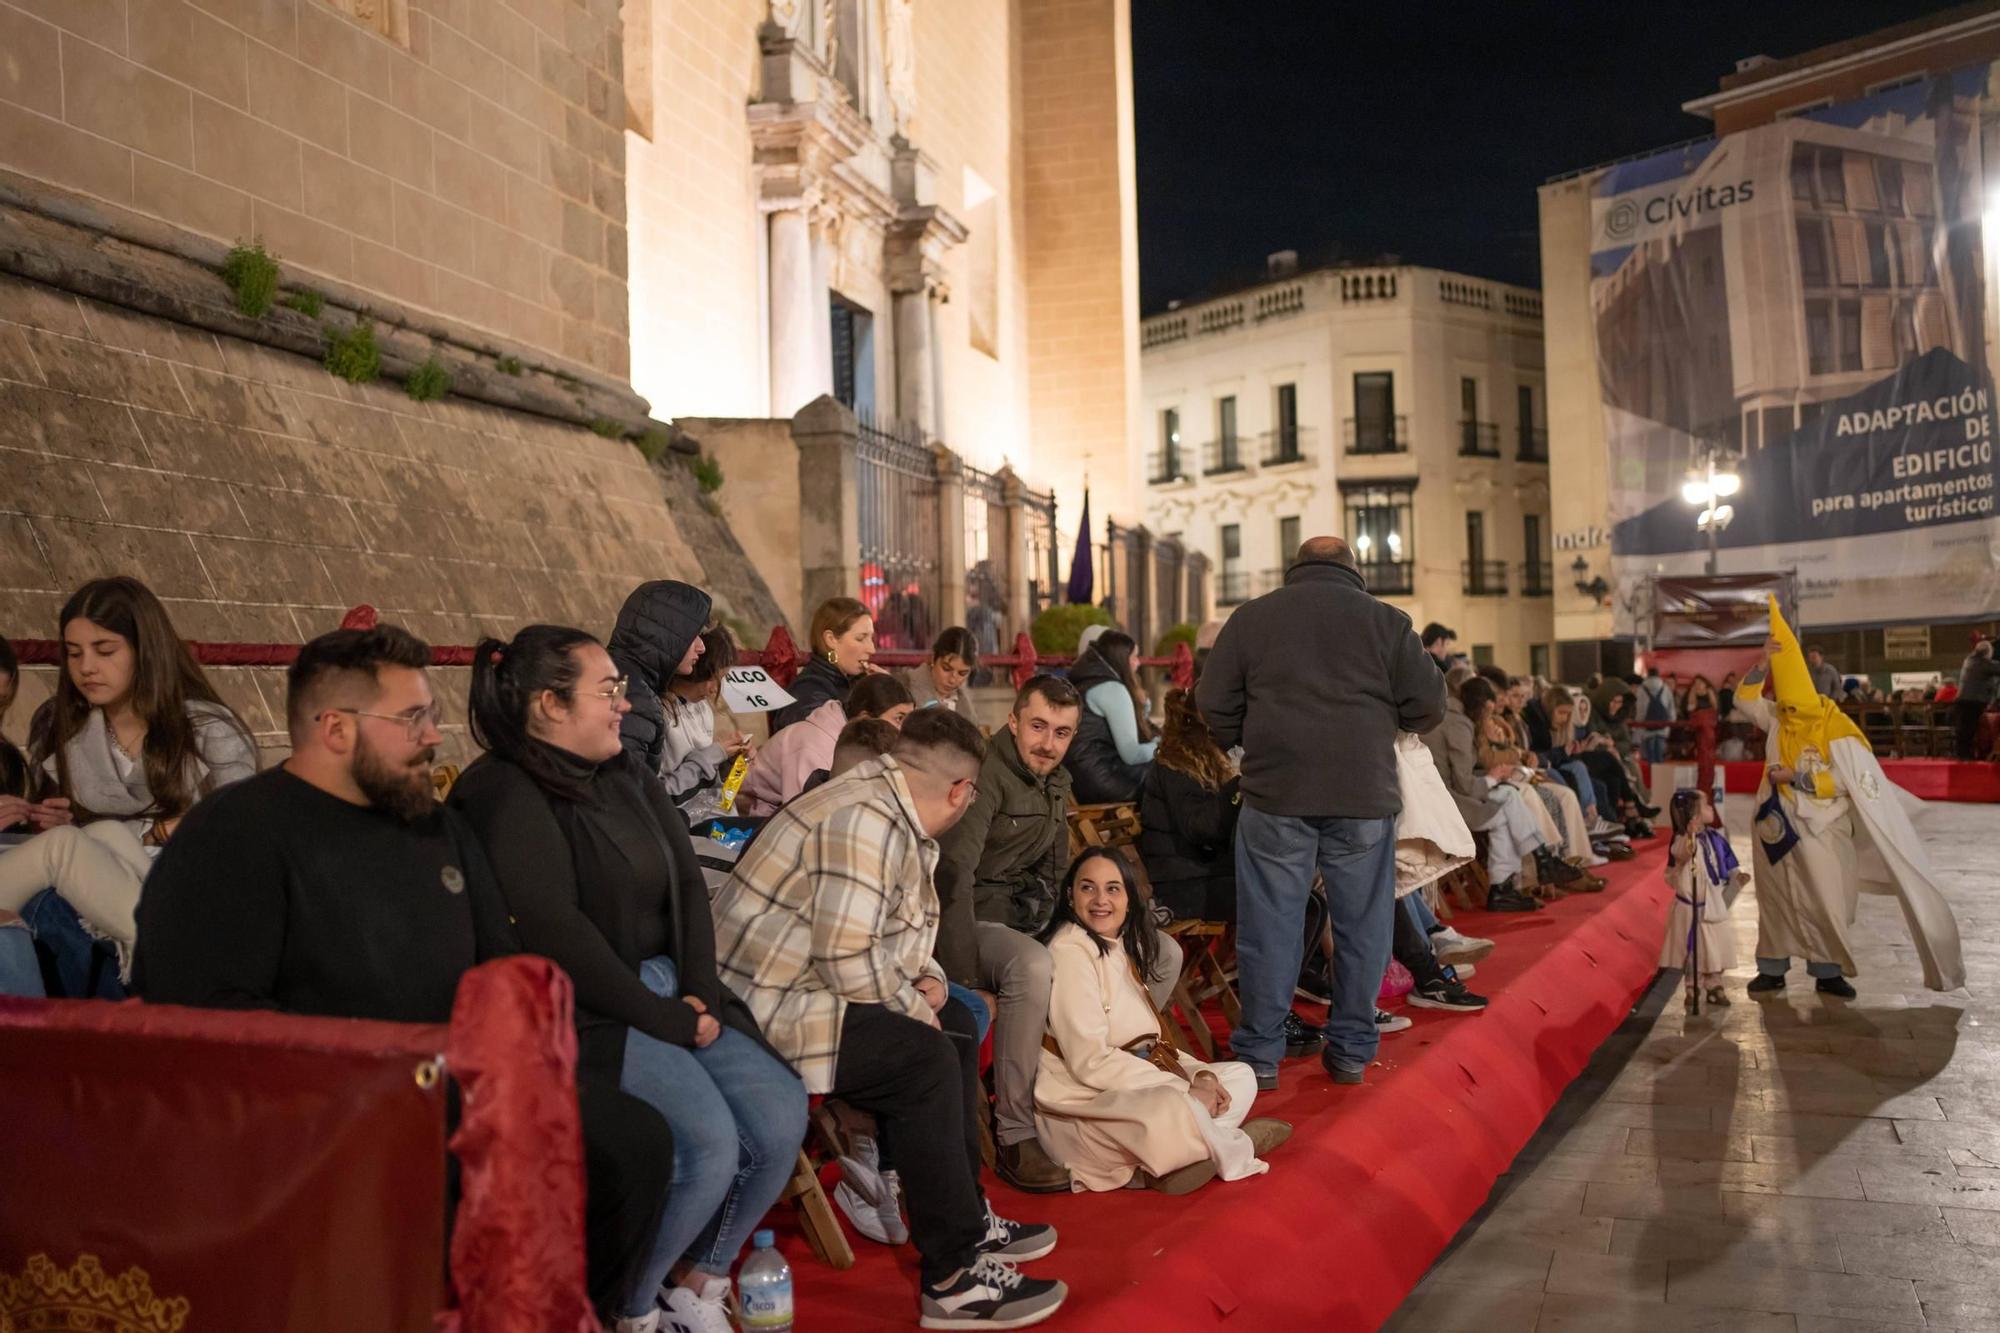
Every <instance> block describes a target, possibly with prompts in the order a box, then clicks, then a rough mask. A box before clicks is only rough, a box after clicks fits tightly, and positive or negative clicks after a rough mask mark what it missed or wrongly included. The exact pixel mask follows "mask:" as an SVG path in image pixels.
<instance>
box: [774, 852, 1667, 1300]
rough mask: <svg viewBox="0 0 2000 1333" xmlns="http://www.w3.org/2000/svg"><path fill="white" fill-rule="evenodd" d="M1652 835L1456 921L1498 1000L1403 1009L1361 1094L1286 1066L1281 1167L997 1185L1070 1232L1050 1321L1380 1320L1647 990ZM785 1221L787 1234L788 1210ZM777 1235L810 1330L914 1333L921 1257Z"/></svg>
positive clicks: (1659, 888)
mask: <svg viewBox="0 0 2000 1333" xmlns="http://www.w3.org/2000/svg"><path fill="white" fill-rule="evenodd" d="M1641 846H1643V847H1645V849H1646V850H1644V851H1642V852H1641V854H1640V855H1639V856H1638V857H1636V858H1635V859H1633V860H1631V861H1629V862H1625V863H1623V864H1622V865H1612V866H1608V867H1606V868H1605V870H1604V871H1602V872H1600V873H1604V874H1606V875H1607V877H1608V878H1609V879H1610V881H1611V885H1610V887H1609V888H1608V889H1607V890H1606V891H1605V892H1604V893H1602V894H1594V895H1580V896H1577V897H1572V898H1568V899H1565V900H1563V901H1562V902H1559V903H1557V904H1555V905H1554V906H1552V907H1549V908H1547V909H1545V910H1543V911H1540V912H1536V913H1533V914H1529V915H1520V916H1501V915H1490V914H1487V913H1480V912H1461V913H1460V914H1459V915H1458V917H1457V918H1456V919H1455V920H1454V921H1453V923H1452V924H1453V925H1455V926H1457V927H1458V928H1459V929H1460V930H1461V931H1463V932H1464V933H1466V934H1468V935H1483V936H1486V937H1488V938H1491V939H1493V940H1494V941H1496V942H1497V944H1498V945H1499V947H1498V948H1497V949H1495V950H1494V952H1493V954H1492V956H1491V957H1490V958H1488V959H1486V960H1485V961H1483V962H1481V963H1480V964H1479V969H1478V975H1477V976H1476V977H1474V979H1473V981H1472V983H1471V986H1472V989H1473V990H1475V991H1477V992H1479V993H1480V994H1483V995H1486V996H1487V997H1489V998H1490V999H1491V1000H1492V1004H1491V1006H1490V1007H1489V1008H1488V1009H1487V1010H1486V1012H1485V1013H1483V1014H1480V1015H1476V1016H1463V1015H1455V1014H1442V1013H1438V1012H1436V1011H1433V1010H1426V1009H1410V1010H1408V1016H1409V1017H1410V1018H1412V1019H1413V1020H1414V1021H1415V1026H1414V1027H1412V1028H1410V1029H1409V1030H1408V1031H1406V1032H1401V1033H1397V1034H1395V1035H1393V1036H1390V1037H1386V1038H1384V1039H1383V1042H1382V1049H1381V1053H1380V1055H1379V1056H1378V1063H1377V1064H1375V1065H1374V1066H1372V1067H1371V1068H1370V1069H1369V1071H1368V1082H1367V1084H1366V1085H1364V1086H1362V1087H1359V1088H1336V1087H1335V1086H1334V1084H1333V1082H1332V1080H1331V1079H1329V1078H1328V1077H1327V1075H1326V1074H1325V1073H1324V1072H1323V1071H1322V1070H1321V1068H1320V1066H1319V1062H1318V1061H1317V1060H1316V1059H1313V1060H1296V1061H1289V1062H1287V1063H1286V1064H1285V1066H1284V1068H1283V1077H1284V1086H1283V1087H1282V1088H1281V1089H1280V1090H1279V1091H1277V1092H1275V1093H1266V1094H1264V1095H1263V1096H1260V1097H1259V1098H1258V1099H1257V1106H1256V1109H1255V1111H1254V1112H1253V1113H1252V1114H1254V1115H1270V1116H1277V1117H1279V1118H1281V1119H1285V1120H1289V1121H1291V1122H1292V1124H1293V1125H1294V1126H1295V1127H1296V1132H1295V1133H1294V1135H1293V1137H1292V1140H1291V1142H1290V1143H1288V1144H1287V1145H1286V1146H1285V1147H1283V1148H1282V1149H1280V1150H1279V1151H1278V1152H1277V1153H1276V1154H1274V1156H1273V1157H1272V1160H1271V1171H1270V1172H1269V1174H1267V1175H1263V1176H1258V1177H1255V1178H1253V1179H1250V1180H1246V1181H1239V1182H1236V1183H1234V1184H1223V1183H1220V1182H1217V1183H1213V1184H1210V1185H1207V1186H1205V1187H1203V1188H1202V1189H1200V1190H1198V1191H1196V1192H1195V1193H1194V1194H1191V1195H1187V1196H1185V1197H1182V1198H1167V1197H1164V1196H1162V1195H1158V1194H1153V1193H1148V1192H1141V1191H1137V1190H1125V1191H1118V1192H1114V1193H1108V1194H1079V1195H1055V1196H1050V1195H1024V1194H1018V1193H1016V1192H1015V1191H1013V1190H1011V1189H1009V1188H1008V1187H1006V1186H1005V1185H1002V1184H1000V1183H999V1182H998V1181H996V1180H994V1179H992V1177H991V1176H990V1175H989V1176H988V1178H987V1180H986V1186H987V1189H988V1190H989V1191H990V1192H991V1194H992V1196H993V1203H994V1207H995V1208H996V1209H997V1210H998V1211H999V1212H1000V1213H1001V1214H1002V1215H1004V1216H1007V1217H1013V1218H1018V1219H1021V1220H1023V1221H1034V1222H1048V1223H1051V1224H1053V1225H1054V1226H1055V1227H1056V1228H1057V1229H1058V1231H1059V1232H1060V1233H1061V1242H1060V1245H1059V1247H1058V1248H1057V1250H1056V1252H1055V1253H1054V1254H1053V1255H1051V1256H1050V1257H1049V1258H1047V1259H1044V1260H1041V1261H1038V1262H1036V1263H1034V1264H1031V1265H1028V1271H1030V1272H1032V1273H1034V1274H1036V1275H1038V1276H1050V1277H1060V1278H1062V1279H1063V1280H1064V1281H1066V1282H1068V1283H1069V1284H1070V1290H1071V1294H1070V1299H1069V1303H1068V1304H1067V1305H1066V1306H1065V1307H1064V1309H1063V1311H1062V1312H1061V1313H1060V1314H1058V1315H1057V1316H1056V1317H1055V1319H1054V1320H1052V1321H1050V1323H1049V1325H1048V1327H1050V1328H1068V1329H1078V1330H1092V1331H1093V1333H1094V1331H1096V1330H1114V1329H1127V1330H1139V1329H1143V1330H1145V1333H1172V1331H1177V1330H1209V1329H1220V1328H1225V1327H1226V1328H1230V1329H1238V1330H1250V1329H1258V1330H1261V1329H1278V1328H1311V1329H1372V1328H1375V1327H1377V1326H1378V1325H1380V1324H1381V1323H1382V1321H1383V1320H1385V1319H1386V1318H1388V1316H1389V1315H1390V1313H1391V1312H1393V1311H1394V1310H1395V1308H1396V1307H1397V1306H1398V1305H1399V1304H1400V1303H1401V1302H1402V1299H1403V1297H1404V1296H1406V1295H1407V1294H1408V1293H1409V1291H1410V1289H1411V1288H1412V1287H1413V1286H1415V1285H1416V1283H1417V1281H1418V1279H1420V1278H1421V1277H1422V1276H1423V1274H1424V1272H1425V1270H1426V1269H1428V1268H1429V1267H1430V1264H1431V1262H1432V1261H1433V1260H1434V1259H1436V1257H1437V1256H1438V1255H1439V1254H1440V1253H1441V1252H1442V1251H1443V1249H1444V1247H1445V1246H1446V1245H1447V1244H1448V1243H1449V1242H1450V1240H1451V1238H1452V1237H1453V1236H1454V1235H1456V1234H1457V1232H1458V1229H1459V1228H1460V1227H1461V1226H1462V1225H1464V1223H1465V1222H1466V1220H1467V1219H1468V1218H1470V1217H1471V1216H1472V1214H1473V1213H1474V1212H1476V1211H1477V1210H1478V1209H1479V1207H1480V1205H1481V1204H1483V1203H1484V1202H1485V1200H1486V1197H1487V1194H1488V1192H1489V1191H1490V1189H1491V1188H1492V1185H1493V1182H1494V1181H1495V1180H1496V1179H1497V1178H1498V1177H1499V1176H1500V1175H1501V1173H1502V1172H1504V1171H1506V1169H1507V1167H1508V1165H1509V1164H1510V1163H1511V1162H1512V1161H1513V1159H1514V1155H1515V1154H1516V1153H1517V1152H1519V1151H1520V1149H1521V1148H1522V1146H1523V1145H1525V1144H1526V1143H1527V1141H1528V1139H1529V1138H1530V1137H1531V1136H1532V1135H1533V1134H1534V1132H1535V1130H1536V1128H1537V1127H1538V1126H1539V1125H1540V1124H1541V1122H1542V1120H1543V1118H1544V1117H1545V1116H1546V1115H1547V1114H1548V1112H1549V1109H1550V1108H1551V1107H1552V1106H1554V1105H1555V1102H1556V1099H1557V1098H1558V1097H1559V1096H1560V1095H1561V1093H1562V1091H1563V1089H1564V1088H1565V1087H1566V1086H1567V1085H1568V1084H1569V1082H1570V1080H1571V1079H1573V1078H1575V1077H1576V1075H1577V1074H1578V1073H1579V1072H1580V1071H1581V1070H1582V1069H1583V1067H1584V1065H1585V1064H1586V1063H1587V1062H1588V1061H1589V1059H1590V1057H1591V1054H1592V1053H1593V1052H1594V1051H1596V1049H1597V1047H1598V1045H1599V1044H1600V1043H1601V1042H1603V1040H1604V1039H1605V1038H1606V1037H1607V1036H1609V1035H1610V1033H1611V1032H1612V1030H1613V1029H1614V1028H1616V1027H1617V1026H1618V1024H1619V1023H1620V1022H1621V1021H1623V1019H1624V1018H1625V1016H1626V1014H1627V1013H1628V1012H1629V1011H1630V1010H1631V1008H1632V1005H1633V1004H1634V1003H1636V1002H1637V1000H1638V998H1639V996H1640V995H1641V994H1643V993H1644V992H1645V990H1646V988H1647V987H1648V986H1649V985H1650V984H1651V983H1652V981H1653V978H1654V976H1655V974H1656V973H1657V971H1658V959H1659V952H1660V939H1661V932H1662V931H1663V930H1664V929H1665V921H1666V908H1667V902H1668V899H1669V897H1670V894H1669V892H1668V890H1667V887H1666V882H1665V879H1664V877H1663V876H1662V874H1661V868H1662V866H1663V865H1664V863H1665V859H1666V846H1665V842H1664V840H1655V841H1653V842H1652V843H1650V844H1641ZM1392 1007H1394V1006H1392ZM1301 1012H1302V1013H1305V1014H1306V1015H1307V1016H1308V1017H1318V1016H1321V1015H1320V1014H1319V1013H1316V1012H1315V1011H1314V1010H1313V1009H1312V1007H1310V1006H1301ZM776 1216H778V1217H779V1219H780V1225H781V1226H783V1225H785V1223H786V1221H787V1220H788V1219H786V1217H785V1216H784V1210H783V1209H780V1210H779V1213H778V1214H777V1215H776ZM780 1245H781V1247H782V1248H783V1249H784V1251H785V1253H786V1256H787V1259H788V1260H789V1262H790V1263H791V1265H792V1273H793V1282H794V1289H795V1291H796V1293H797V1296H796V1300H797V1309H798V1319H799V1326H800V1327H801V1328H809V1329H812V1330H814V1333H847V1331H849V1330H870V1331H872V1330H886V1329H907V1328H910V1327H912V1326H913V1325H914V1323H915V1318H916V1314H915V1307H916V1288H917V1273H916V1254H915V1252H914V1251H913V1250H912V1249H911V1248H910V1247H908V1246H903V1247H901V1248H898V1249H893V1250H892V1249H889V1248H887V1247H884V1246H880V1245H876V1244H874V1243H872V1242H870V1241H866V1240H862V1239H859V1238H854V1247H855V1251H856V1256H857V1260H858V1262H857V1263H856V1265H855V1266H854V1267H853V1268H852V1269H850V1270H848V1271H846V1272H836V1271H834V1270H832V1269H829V1268H828V1267H826V1266H825V1265H824V1264H821V1263H819V1262H818V1261H817V1260H815V1259H814V1258H813V1256H812V1253H811V1251H810V1249H808V1248H807V1246H806V1244H805V1242H804V1240H803V1238H802V1237H800V1236H799V1235H798V1234H797V1232H796V1231H791V1232H789V1234H786V1235H784V1236H783V1238H782V1239H781V1241H780Z"/></svg>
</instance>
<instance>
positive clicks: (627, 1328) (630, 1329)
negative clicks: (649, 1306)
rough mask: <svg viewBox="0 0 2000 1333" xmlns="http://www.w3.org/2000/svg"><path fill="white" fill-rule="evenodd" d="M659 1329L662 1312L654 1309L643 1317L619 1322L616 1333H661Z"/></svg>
mask: <svg viewBox="0 0 2000 1333" xmlns="http://www.w3.org/2000/svg"><path fill="white" fill-rule="evenodd" d="M659 1328H660V1312H659V1311H658V1310H657V1309H654V1310H648V1311H646V1313H644V1314H642V1315H633V1316H632V1317H631V1318H629V1319H621V1320H619V1321H618V1323H617V1324H616V1325H615V1326H614V1333H659Z"/></svg>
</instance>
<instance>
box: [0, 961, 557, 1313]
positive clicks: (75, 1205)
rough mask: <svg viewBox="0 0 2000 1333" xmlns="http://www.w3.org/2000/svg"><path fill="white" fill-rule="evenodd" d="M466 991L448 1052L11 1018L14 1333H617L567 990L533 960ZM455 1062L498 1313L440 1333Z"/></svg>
mask: <svg viewBox="0 0 2000 1333" xmlns="http://www.w3.org/2000/svg"><path fill="white" fill-rule="evenodd" d="M465 987H466V989H465V990H464V991H463V992H462V993H461V997H460V1008H459V1012H458V1013H457V1014H456V1015H455V1016H454V1017H455V1023H456V1026H455V1027H454V1028H453V1029H452V1030H451V1031H450V1032H449V1033H447V1030H446V1029H445V1028H443V1027H437V1026H419V1025H413V1024H411V1025H406V1024H395V1023H366V1022H355V1021H349V1020H342V1019H322V1018H300V1017H296V1016H292V1015H283V1014H274V1013H263V1012H234V1011H215V1010H198V1009H182V1008H177V1007H174V1006H168V1005H144V1004H139V1003H137V1002H127V1003H124V1004H106V1003H102V1002H97V1001H67V1000H9V999H0V1124H5V1125H6V1126H7V1129H8V1137H9V1141H10V1142H11V1143H12V1144H13V1145H14V1148H15V1150H14V1151H13V1152H11V1153H9V1154H8V1163H7V1167H6V1169H5V1170H4V1171H0V1327H7V1326H9V1324H10V1321H12V1326H14V1327H19V1328H22V1329H30V1328H78V1329H84V1328H88V1329H100V1328H101V1329H111V1328H121V1329H123V1328H130V1329H133V1330H140V1329H144V1330H149V1331H150V1330H161V1331H162V1333H164V1330H168V1329H171V1328H184V1329H186V1330H206V1329H225V1330H235V1329H285V1330H287V1333H321V1330H324V1333H354V1330H357V1329H368V1330H371V1333H374V1331H376V1330H380V1331H381V1333H428V1331H429V1330H432V1329H433V1327H434V1325H436V1324H437V1323H439V1321H442V1326H443V1327H445V1328H448V1329H451V1330H454V1333H530V1331H532V1333H544V1330H558V1331H560V1333H573V1331H574V1333H583V1331H584V1330H595V1329H596V1324H595V1322H594V1321H592V1320H591V1318H590V1316H589V1305H588V1298H587V1296H586V1295H585V1292H584V1287H583V1284H584V1278H583V1259H582V1240H581V1222H580V1219H581V1217H582V1208H583V1202H582V1188H583V1187H582V1174H581V1150H580V1146H579V1145H578V1140H577V1138H576V1128H575V1115H576V1111H575V1101H574V1097H573V1096H569V1097H567V1098H565V1097H564V1095H563V1093H564V1090H565V1089H566V1087H567V1085H568V1083H569V1080H570V1079H571V1078H572V1077H573V1073H572V1070H573V1061H574V1047H575V1036H574V1033H573V1032H572V1031H571V1029H570V1028H569V1020H568V1014H569V983H568V980H567V978H564V977H562V976H561V974H560V973H559V972H557V971H556V970H555V969H554V967H553V966H552V965H551V964H548V963H546V962H544V961H542V960H539V959H526V958H519V959H505V960H501V961H499V962H496V963H489V964H486V965H485V966H483V967H481V968H478V969H475V970H474V971H473V972H472V973H470V974H468V976H467V978H466V981H465ZM475 1009H476V1010H477V1012H474V1010H475ZM558 1023H559V1026H555V1027H551V1026H550V1025H551V1024H558ZM446 1051H449V1052H451V1055H452V1058H453V1059H454V1060H460V1059H462V1060H464V1061H465V1066H466V1067H465V1068H464V1069H463V1070H454V1072H455V1073H457V1074H459V1075H461V1079H460V1081H461V1084H462V1086H463V1087H464V1089H465V1096H464V1102H465V1105H466V1107H467V1114H466V1121H465V1125H464V1127H463V1128H462V1129H461V1131H460V1133H459V1135H458V1136H457V1138H456V1139H455V1140H454V1141H455V1142H460V1141H463V1146H464V1147H465V1148H466V1149H467V1151H465V1152H464V1154H463V1156H464V1168H465V1169H464V1175H463V1183H464V1191H465V1198H464V1202H463V1204H462V1206H461V1209H460V1213H459V1235H458V1238H457V1241H456V1243H455V1244H454V1246H453V1259H454V1261H455V1262H456V1263H457V1264H458V1269H457V1272H456V1274H455V1278H456V1285H457V1286H458V1288H459V1289H460V1291H462V1292H466V1293H477V1298H476V1299H469V1300H468V1302H467V1304H466V1306H465V1308H464V1310H463V1311H462V1312H459V1313H457V1314H452V1313H449V1312H448V1313H446V1314H444V1315H442V1316H441V1315H440V1311H441V1310H443V1309H444V1308H445V1306H446V1292H445V1271H444V1270H445V1265H444V1263H443V1255H444V1231H445V1227H444V1223H445V1151H444V1150H445V1142H444V1127H445V1113H446V1100H445V1099H446V1087H445V1083H444V1079H443V1070H444V1066H443V1062H442V1061H441V1060H440V1058H439V1057H440V1055H441V1054H442V1053H444V1052H446ZM531 1057H533V1058H531ZM564 1101H566V1102H567V1105H568V1112H567V1123H566V1125H565V1123H564V1121H563V1116H562V1114H561V1112H560V1110H559V1109H554V1110H552V1109H551V1107H552V1106H556V1105H557V1104H559V1103H562V1102H564ZM565 1130H566V1133H567V1137H565ZM468 1232H469V1233H471V1236H470V1238H468V1235H467V1233H468ZM551 1233H560V1234H551ZM572 1312H582V1318H581V1320H579V1319H577V1318H574V1317H571V1314H572ZM175 1316H178V1317H179V1319H180V1320H181V1321H182V1322H180V1323H175V1322H173V1319H174V1317H175ZM65 1319H68V1320H69V1321H70V1322H63V1321H64V1320H65ZM50 1320H53V1321H54V1322H49V1321H50ZM78 1320H81V1321H82V1322H77V1321H78Z"/></svg>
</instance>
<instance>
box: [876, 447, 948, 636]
mask: <svg viewBox="0 0 2000 1333" xmlns="http://www.w3.org/2000/svg"><path fill="white" fill-rule="evenodd" d="M855 481H856V488H857V491H858V495H857V500H858V505H857V508H858V510H859V520H860V536H861V600H862V601H863V602H864V603H866V604H867V606H868V609H869V611H870V612H871V613H872V614H873V615H874V617H875V642H876V644H877V645H879V646H880V647H883V648H912V649H921V648H929V647H930V646H931V641H932V640H933V639H935V638H936V637H937V630H938V575H939V573H940V570H939V567H938V559H939V550H938V543H939V536H938V528H939V525H938V479H937V457H936V455H935V454H934V453H933V452H932V450H931V447H930V445H928V444H927V443H925V441H924V437H923V433H922V432H921V431H918V430H915V429H913V428H910V427H905V426H900V425H897V424H896V423H893V422H888V421H879V420H876V419H875V418H873V417H868V416H864V417H862V418H860V423H859V436H858V439H857V441H856V445H855Z"/></svg>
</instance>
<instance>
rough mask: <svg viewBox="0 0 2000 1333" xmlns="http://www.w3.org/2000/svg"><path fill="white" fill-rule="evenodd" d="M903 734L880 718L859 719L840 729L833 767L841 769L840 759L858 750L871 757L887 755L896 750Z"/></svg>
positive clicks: (834, 749)
mask: <svg viewBox="0 0 2000 1333" xmlns="http://www.w3.org/2000/svg"><path fill="white" fill-rule="evenodd" d="M901 734H902V733H901V732H899V731H898V730H896V728H895V726H894V724H892V723H888V722H884V721H883V720H882V719H881V718H879V717H857V718H855V719H854V720H853V721H852V722H850V723H848V724H847V725H846V726H844V727H842V728H841V729H840V738H839V739H838V740H836V741H834V743H833V766H834V767H835V768H839V767H841V763H840V757H841V756H842V755H843V754H850V753H852V752H854V751H856V750H862V751H866V752H867V754H868V755H870V756H871V757H872V756H874V755H881V754H887V753H889V751H891V750H893V749H895V748H896V737H897V736H899V735H901Z"/></svg>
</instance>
